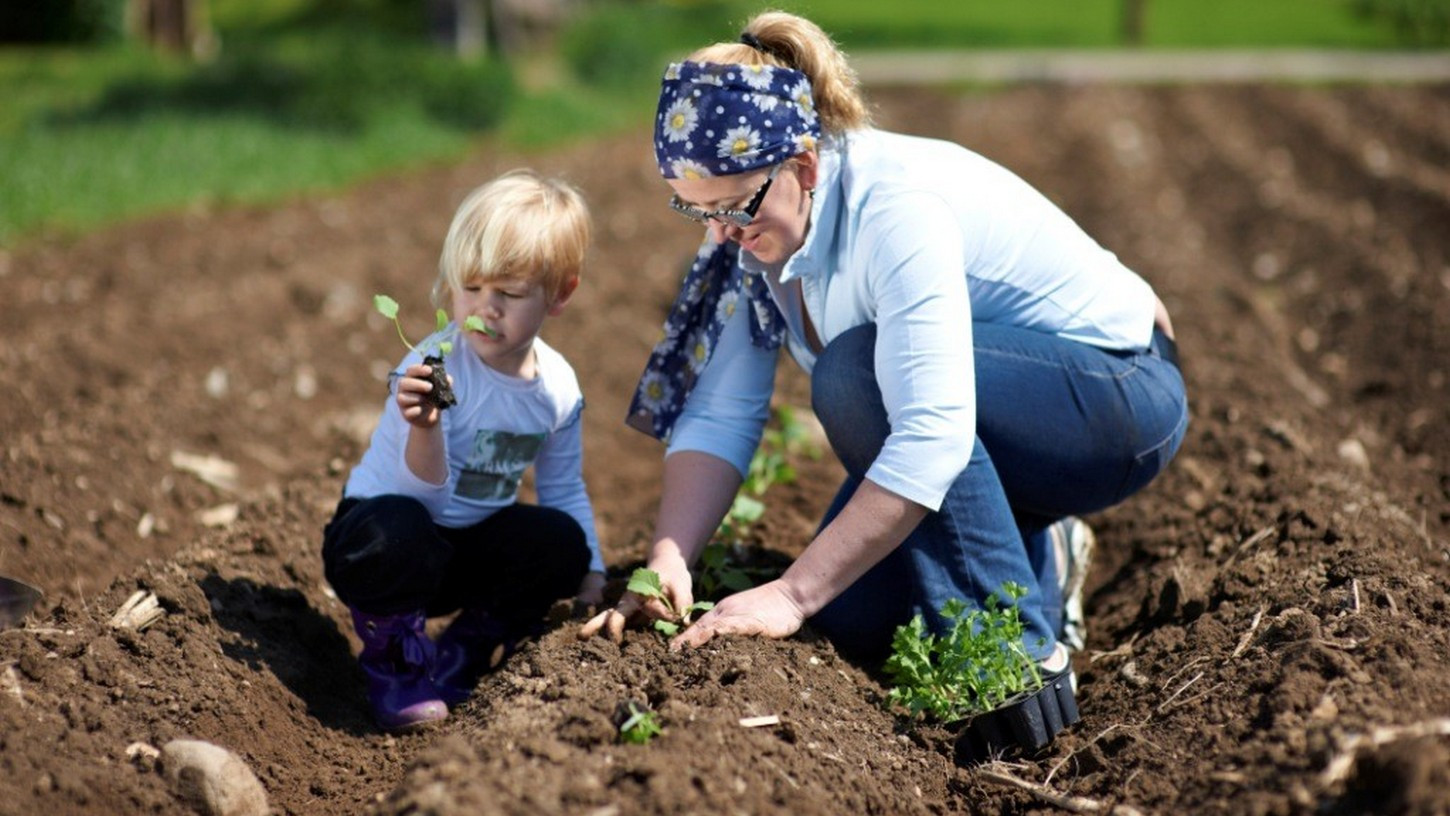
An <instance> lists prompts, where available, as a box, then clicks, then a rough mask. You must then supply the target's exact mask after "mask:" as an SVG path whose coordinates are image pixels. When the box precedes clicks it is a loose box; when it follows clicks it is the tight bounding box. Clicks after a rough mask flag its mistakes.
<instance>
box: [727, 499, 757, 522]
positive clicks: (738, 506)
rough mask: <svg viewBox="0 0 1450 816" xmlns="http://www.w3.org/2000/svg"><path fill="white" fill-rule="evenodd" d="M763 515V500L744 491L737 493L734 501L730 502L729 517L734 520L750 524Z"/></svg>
mask: <svg viewBox="0 0 1450 816" xmlns="http://www.w3.org/2000/svg"><path fill="white" fill-rule="evenodd" d="M763 515H765V502H762V501H759V500H756V499H752V498H750V497H749V496H747V495H745V494H744V493H741V494H739V495H737V496H736V497H735V501H734V502H731V504H730V517H731V518H733V519H735V520H736V521H741V522H745V523H746V524H751V523H754V522H757V521H760V517H761V516H763Z"/></svg>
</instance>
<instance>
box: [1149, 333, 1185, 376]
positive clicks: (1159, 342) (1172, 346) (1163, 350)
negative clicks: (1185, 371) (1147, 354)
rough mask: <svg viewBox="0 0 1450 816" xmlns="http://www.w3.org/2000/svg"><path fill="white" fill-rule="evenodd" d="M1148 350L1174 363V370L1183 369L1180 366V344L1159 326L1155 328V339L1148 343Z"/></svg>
mask: <svg viewBox="0 0 1450 816" xmlns="http://www.w3.org/2000/svg"><path fill="white" fill-rule="evenodd" d="M1148 350H1149V351H1151V352H1153V353H1154V354H1157V355H1158V356H1159V357H1162V358H1163V359H1165V360H1167V361H1168V362H1170V363H1172V364H1173V367H1174V368H1181V366H1179V365H1178V344H1177V343H1175V342H1173V338H1171V337H1169V336H1168V335H1166V334H1164V333H1163V330H1162V329H1160V328H1158V327H1157V326H1154V327H1153V339H1151V340H1149V341H1148Z"/></svg>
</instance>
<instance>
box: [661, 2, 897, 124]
mask: <svg viewBox="0 0 1450 816" xmlns="http://www.w3.org/2000/svg"><path fill="white" fill-rule="evenodd" d="M742 33H745V34H751V35H754V36H755V37H756V39H758V40H759V41H760V44H761V45H762V46H764V47H765V50H766V51H767V52H768V53H761V52H760V51H758V50H756V49H755V48H753V47H752V46H749V45H746V44H744V43H739V42H733V43H715V44H713V45H707V46H705V47H704V48H701V49H699V50H698V51H696V52H695V53H693V54H691V55H690V56H689V57H688V59H689V60H690V61H692V62H718V63H726V64H730V63H734V64H739V65H777V66H781V67H784V68H794V69H796V70H797V71H800V72H801V73H803V74H805V75H806V77H807V78H809V79H810V81H811V96H812V97H813V101H814V102H815V106H816V113H817V114H819V115H820V117H821V129H822V130H824V131H825V132H826V133H828V134H838V133H843V132H845V131H848V130H857V129H860V128H864V127H868V126H870V124H871V114H870V112H869V111H868V110H867V108H866V100H865V99H864V98H863V97H862V96H861V86H860V82H859V81H858V80H857V78H856V71H855V70H854V69H852V68H851V64H850V63H849V62H847V61H846V55H845V54H844V53H842V52H841V49H840V48H839V47H838V46H837V45H836V42H835V41H834V40H832V39H831V36H830V35H829V34H827V33H826V32H825V31H822V30H821V27H820V26H818V25H816V24H815V23H813V22H811V21H810V20H807V19H806V18H804V17H799V16H797V15H794V14H790V13H788V12H784V11H765V12H761V13H760V14H757V15H755V16H754V17H752V18H751V19H750V22H748V23H746V24H745V29H744V31H743V32H742Z"/></svg>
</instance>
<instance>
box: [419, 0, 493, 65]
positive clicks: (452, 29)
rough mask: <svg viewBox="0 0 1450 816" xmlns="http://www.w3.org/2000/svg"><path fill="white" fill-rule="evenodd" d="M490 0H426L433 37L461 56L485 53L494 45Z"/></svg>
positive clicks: (474, 56)
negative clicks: (427, 0)
mask: <svg viewBox="0 0 1450 816" xmlns="http://www.w3.org/2000/svg"><path fill="white" fill-rule="evenodd" d="M492 7H493V3H492V2H490V0H429V3H428V13H429V19H430V21H431V24H430V26H429V27H430V29H431V30H432V32H433V41H434V42H436V43H438V44H439V45H441V46H443V47H445V48H448V49H449V50H451V51H453V53H455V54H457V55H458V56H459V57H460V58H462V59H474V58H477V57H486V56H488V55H489V54H490V53H491V52H493V51H494V50H495V48H496V43H495V42H494V35H493V26H492V25H491V23H492V20H493V8H492Z"/></svg>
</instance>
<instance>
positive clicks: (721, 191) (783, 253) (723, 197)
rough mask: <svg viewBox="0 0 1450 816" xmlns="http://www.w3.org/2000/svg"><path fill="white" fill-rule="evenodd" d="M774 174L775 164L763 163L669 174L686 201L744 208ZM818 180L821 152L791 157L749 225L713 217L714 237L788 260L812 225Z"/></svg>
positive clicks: (759, 255)
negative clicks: (734, 170)
mask: <svg viewBox="0 0 1450 816" xmlns="http://www.w3.org/2000/svg"><path fill="white" fill-rule="evenodd" d="M769 176H770V168H768V167H762V168H760V169H759V170H754V171H751V172H749V173H740V174H737V175H733V176H713V177H711V178H703V179H684V178H677V179H668V181H669V185H670V187H672V188H674V191H675V195H677V196H679V198H680V201H681V202H683V203H684V204H686V205H688V206H690V207H693V208H695V209H698V210H704V211H706V212H714V211H717V210H740V209H743V208H744V207H745V205H746V204H748V203H749V202H750V200H751V199H752V198H753V197H754V196H755V194H756V192H757V191H759V190H760V187H761V185H763V184H765V182H766V181H767V179H768V178H769ZM815 181H816V154H815V153H802V154H800V155H799V156H796V157H795V158H794V159H792V160H790V161H789V162H788V163H787V164H786V165H785V166H784V167H783V168H782V169H781V171H780V172H779V173H777V174H776V176H775V179H774V180H773V181H771V184H770V189H768V190H766V192H765V196H764V197H763V198H761V200H760V208H759V209H757V210H756V211H755V218H754V219H753V220H752V221H751V222H750V224H749V226H745V227H741V226H738V225H736V224H734V223H727V222H722V221H721V220H719V219H715V218H712V219H709V220H708V221H707V222H706V223H707V224H708V226H709V229H710V235H711V237H712V238H714V240H716V241H719V242H722V243H723V242H724V241H725V240H727V239H728V240H731V241H734V242H736V243H737V244H739V245H740V248H741V249H743V250H745V251H746V252H749V253H750V254H751V255H754V256H755V257H756V259H757V260H759V261H760V262H761V263H764V264H778V263H781V262H783V261H785V260H786V259H787V258H789V257H790V256H791V255H793V254H795V251H796V250H798V249H800V248H801V245H802V244H803V243H804V242H805V237H806V229H807V227H808V226H809V225H810V215H811V202H810V193H809V191H810V190H811V189H812V188H814V186H815Z"/></svg>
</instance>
